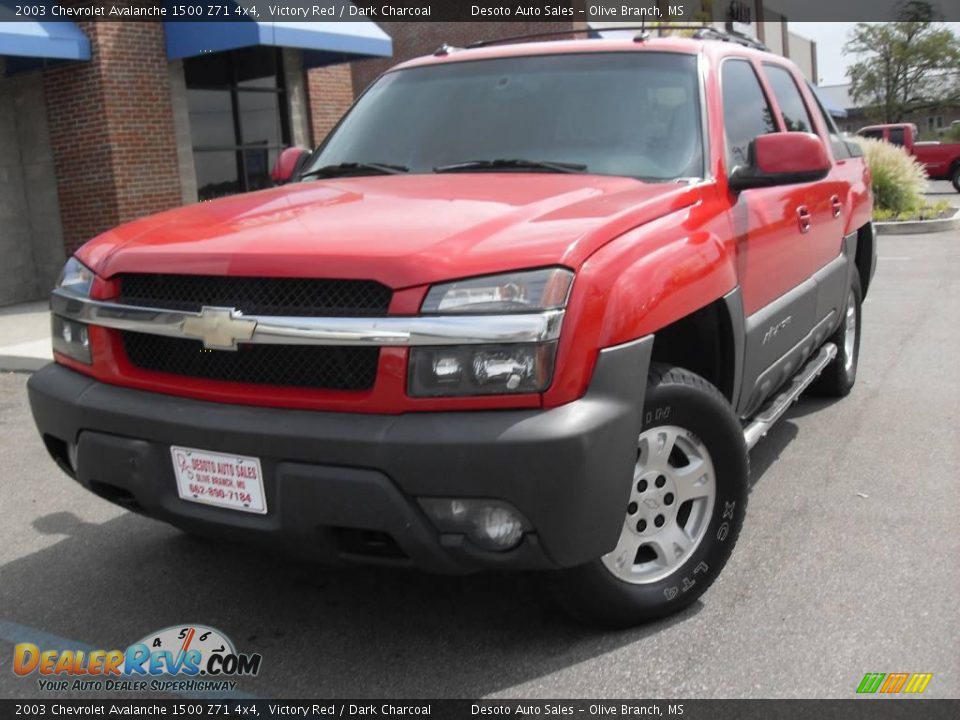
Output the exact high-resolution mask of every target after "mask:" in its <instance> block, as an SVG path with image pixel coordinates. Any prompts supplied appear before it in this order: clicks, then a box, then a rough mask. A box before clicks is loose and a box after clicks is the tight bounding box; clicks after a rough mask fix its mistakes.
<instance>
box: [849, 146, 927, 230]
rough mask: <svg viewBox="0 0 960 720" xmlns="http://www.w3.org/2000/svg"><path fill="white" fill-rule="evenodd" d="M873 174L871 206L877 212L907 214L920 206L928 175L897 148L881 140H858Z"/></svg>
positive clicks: (906, 153)
mask: <svg viewBox="0 0 960 720" xmlns="http://www.w3.org/2000/svg"><path fill="white" fill-rule="evenodd" d="M857 143H859V145H860V147H862V148H863V154H864V156H865V157H866V160H867V165H868V166H869V167H870V172H871V174H872V175H873V203H874V207H875V208H877V209H878V210H889V211H891V212H892V213H896V214H899V213H906V212H911V211H914V210H917V209H918V208H920V207H921V206H922V205H923V190H924V188H925V187H926V185H927V172H926V170H924V169H923V166H922V165H921V164H920V163H918V162H917V161H916V160H915V159H914V158H913V156H911V155H910V154H909V153H908V152H907V151H906V150H904V149H903V148H902V147H900V146H898V145H891V144H890V143H888V142H884V141H883V140H873V139H871V138H862V137H858V138H857Z"/></svg>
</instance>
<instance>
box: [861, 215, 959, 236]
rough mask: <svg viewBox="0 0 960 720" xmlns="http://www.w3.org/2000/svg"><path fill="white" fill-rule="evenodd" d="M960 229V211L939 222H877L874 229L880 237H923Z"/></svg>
mask: <svg viewBox="0 0 960 720" xmlns="http://www.w3.org/2000/svg"><path fill="white" fill-rule="evenodd" d="M958 228H960V210H956V211H955V212H954V213H953V216H952V217H947V218H940V219H939V220H908V221H905V222H875V223H874V224H873V229H874V230H876V231H877V234H878V235H923V234H925V233H936V232H944V231H945V230H957V229H958Z"/></svg>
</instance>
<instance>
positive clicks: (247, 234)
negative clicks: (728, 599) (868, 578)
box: [29, 34, 876, 625]
mask: <svg viewBox="0 0 960 720" xmlns="http://www.w3.org/2000/svg"><path fill="white" fill-rule="evenodd" d="M291 157H292V160H293V161H292V162H289V163H283V164H282V165H283V167H282V168H280V169H279V170H278V177H279V179H283V180H289V181H290V182H289V183H288V184H285V185H283V186H282V187H277V188H272V189H269V190H263V191H260V192H254V193H250V194H246V195H237V196H234V197H227V198H221V199H218V200H214V201H212V202H206V203H200V204H194V205H191V206H188V207H183V208H177V209H175V210H171V211H169V212H165V213H162V214H159V215H155V216H153V217H149V218H142V219H140V220H137V221H135V222H132V223H128V224H126V225H123V226H120V227H118V228H115V229H113V230H111V231H109V232H106V233H104V234H102V235H100V236H99V237H97V238H95V239H93V240H91V241H90V242H89V243H87V244H86V245H84V246H83V247H82V248H81V249H79V250H78V251H77V253H76V255H75V256H74V257H72V258H70V260H69V261H68V263H67V265H66V267H65V268H64V271H63V274H62V277H61V279H60V281H59V283H58V286H57V288H56V289H55V290H54V293H53V296H52V299H51V309H52V311H53V316H52V323H53V342H54V347H53V349H54V357H55V360H56V362H55V363H52V364H51V365H49V366H47V367H46V368H44V369H43V370H41V371H40V372H38V373H36V374H35V375H34V376H33V377H32V378H31V379H30V382H29V392H30V402H31V406H32V409H33V414H34V419H35V421H36V424H37V427H38V429H39V431H40V433H41V435H42V437H43V439H44V442H45V443H46V446H47V448H48V450H49V452H50V454H51V455H52V457H53V458H54V460H55V461H56V462H57V463H58V464H59V465H60V467H61V468H62V469H63V470H64V471H65V472H66V473H67V474H68V475H70V476H71V477H72V478H73V479H74V480H76V481H77V482H79V483H80V484H81V485H83V486H84V487H85V488H87V489H88V490H90V491H91V492H94V493H96V494H98V495H99V496H101V497H103V498H105V499H107V500H109V501H111V502H114V503H117V504H119V505H121V506H122V507H125V508H128V509H129V510H132V511H135V512H139V513H142V514H144V515H147V516H150V517H153V518H156V519H159V520H163V521H166V522H169V523H172V524H174V525H177V526H179V527H181V528H183V529H184V530H186V531H188V532H192V533H195V534H200V535H210V536H215V537H223V538H227V539H236V540H243V541H250V542H259V543H265V544H273V545H277V546H281V547H287V548H289V549H292V550H294V551H296V552H300V553H304V552H306V553H309V554H310V555H311V556H316V557H317V558H318V559H322V560H329V561H331V562H354V563H373V564H380V565H395V566H408V565H412V566H417V567H420V568H423V569H425V570H429V571H434V572H446V573H462V572H473V571H478V570H483V569H498V570H505V569H515V570H539V571H543V572H545V574H546V576H545V580H547V581H548V585H549V586H550V587H552V588H554V589H555V590H556V592H557V596H558V598H559V600H560V602H561V603H562V604H563V605H564V606H566V607H567V608H569V609H571V610H572V611H573V612H574V613H576V614H578V615H580V616H582V617H587V618H590V619H593V620H595V621H598V622H601V623H605V624H609V625H630V624H633V623H636V622H641V621H645V620H650V619H652V618H656V617H660V616H663V615H666V614H668V613H672V612H676V611H678V610H679V609H681V608H683V607H685V606H687V605H689V604H690V603H692V602H694V600H696V598H697V597H699V596H700V595H701V594H702V593H703V592H704V591H705V590H706V589H707V588H708V587H709V586H710V584H711V583H712V582H713V581H714V580H715V579H716V577H717V576H718V574H719V573H720V571H721V569H722V568H723V566H724V564H725V563H726V561H727V558H728V557H729V556H730V553H731V551H732V549H733V545H734V543H735V541H736V538H737V535H738V533H739V530H740V527H741V525H742V523H743V519H744V516H745V510H746V504H747V494H748V489H749V472H748V452H749V449H750V448H751V447H753V445H754V444H755V443H757V442H758V441H759V440H760V439H761V438H762V437H763V436H764V435H765V434H766V433H767V431H768V430H769V429H770V428H771V427H772V426H773V424H774V423H775V422H776V421H777V420H778V419H779V418H780V417H781V416H782V415H783V413H784V412H785V411H786V409H787V408H789V407H790V405H791V404H792V403H793V401H794V400H796V399H797V397H798V396H799V394H800V393H801V392H803V391H804V390H805V389H806V388H807V387H808V386H809V387H810V388H811V389H812V390H815V391H817V392H819V393H821V394H825V395H830V396H834V397H840V396H843V395H846V394H847V393H849V392H850V390H851V388H852V387H853V384H854V382H855V380H856V374H857V364H858V357H859V349H860V329H861V327H862V322H861V301H862V299H863V297H864V296H865V295H866V293H867V292H868V289H869V286H870V281H871V278H872V276H873V271H874V268H875V264H876V250H875V242H874V234H873V227H872V225H871V209H872V197H871V194H870V181H869V180H870V177H869V171H868V170H867V167H866V165H865V163H864V159H863V156H862V152H861V150H860V148H859V146H857V145H856V144H855V143H852V142H851V143H847V142H846V141H844V140H843V138H841V137H840V135H839V133H838V132H837V129H836V127H835V126H834V124H833V121H832V120H831V118H830V116H829V115H828V114H827V113H826V112H824V110H823V108H822V106H821V105H820V104H819V103H818V101H817V99H816V96H815V95H814V94H813V93H812V92H811V90H810V88H809V87H808V86H807V84H806V82H805V81H804V79H803V76H802V75H801V74H800V72H799V71H798V70H797V68H796V67H795V66H794V65H792V64H791V63H790V62H789V61H787V60H785V59H783V58H781V57H778V56H776V55H773V54H771V53H769V52H764V51H763V50H762V49H758V48H755V47H746V46H741V45H740V44H738V43H737V42H736V41H731V42H716V41H712V40H710V39H706V40H695V39H681V38H649V37H647V36H646V35H645V34H640V35H638V36H637V37H636V38H635V39H633V40H582V41H580V40H577V41H574V40H562V41H557V42H540V43H528V44H518V45H508V46H490V47H476V48H448V47H446V46H444V47H442V48H441V49H440V50H438V51H437V52H436V53H435V54H434V55H432V56H429V57H423V58H419V59H416V60H412V61H409V62H407V63H404V64H402V65H400V66H398V67H395V68H393V69H392V70H390V71H388V72H387V73H385V74H384V75H383V76H381V77H380V78H379V79H378V80H377V81H376V82H375V83H374V84H373V85H372V86H371V87H370V88H369V89H368V90H367V91H366V92H365V93H364V94H363V95H362V97H361V98H360V99H359V100H358V101H357V102H356V104H355V105H354V106H353V108H352V109H351V110H350V111H349V112H348V114H347V115H346V116H345V117H344V119H343V120H342V121H341V123H340V125H339V126H338V127H337V128H336V129H335V130H334V131H333V132H332V133H331V134H330V136H329V137H328V138H327V140H326V142H325V143H324V144H323V145H322V146H321V147H320V148H318V149H317V150H316V151H314V152H313V153H312V154H309V156H307V157H300V158H299V159H298V158H297V153H296V151H294V153H293V155H292V156H291ZM288 175H289V176H288ZM809 491H810V490H809V488H808V487H807V485H806V478H800V477H798V478H797V492H799V493H803V492H809ZM105 561H109V559H107V558H105ZM819 561H820V562H829V558H826V559H821V560H819ZM266 582H269V581H266Z"/></svg>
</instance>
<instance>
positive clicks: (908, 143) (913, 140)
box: [857, 123, 960, 192]
mask: <svg viewBox="0 0 960 720" xmlns="http://www.w3.org/2000/svg"><path fill="white" fill-rule="evenodd" d="M857 135H860V136H862V137H868V138H875V139H877V140H886V141H887V142H889V143H893V144H894V145H900V146H901V147H903V148H904V149H905V150H906V151H907V152H908V153H910V154H911V155H913V156H914V157H915V158H916V159H917V161H918V162H919V163H920V164H921V165H923V167H924V169H926V171H927V175H929V176H930V179H931V180H949V181H950V182H952V183H953V187H954V188H955V189H956V191H957V192H960V143H942V142H939V141H920V140H917V137H918V135H919V134H918V132H917V126H916V125H914V124H912V123H899V124H892V125H868V126H867V127H864V128H860V130H858V131H857Z"/></svg>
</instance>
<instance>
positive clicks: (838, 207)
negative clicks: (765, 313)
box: [763, 63, 850, 321]
mask: <svg viewBox="0 0 960 720" xmlns="http://www.w3.org/2000/svg"><path fill="white" fill-rule="evenodd" d="M763 71H764V74H765V75H766V77H767V83H768V84H769V86H770V89H771V91H772V92H773V97H774V99H775V100H776V102H777V105H778V106H779V109H780V116H781V118H782V120H783V127H784V129H785V130H788V131H792V132H806V133H813V134H815V135H820V133H819V132H818V131H817V125H816V123H814V121H813V113H812V112H811V110H810V108H809V107H808V106H807V104H806V102H805V101H804V99H803V96H802V94H801V91H800V85H799V83H798V82H797V78H796V76H795V75H794V74H793V73H792V72H791V71H790V70H788V69H787V68H786V67H784V66H782V65H776V64H773V63H764V65H763ZM820 140H821V142H825V139H824V137H823V136H822V135H820ZM793 187H794V189H795V191H796V195H795V198H796V200H797V202H798V203H799V207H801V208H804V209H805V210H806V212H807V213H808V217H809V220H808V222H807V223H806V230H803V228H801V230H802V237H801V238H800V244H801V251H800V253H799V260H800V263H801V266H802V267H803V269H804V274H805V276H806V277H810V276H812V275H813V274H814V273H816V272H817V271H818V270H821V269H822V268H824V267H826V265H827V263H829V262H830V261H831V260H834V259H836V257H837V256H838V255H839V254H840V251H841V248H842V245H843V235H844V227H845V225H844V210H845V209H846V200H847V195H848V194H849V192H850V182H849V180H848V179H847V178H846V177H845V174H844V172H843V170H842V168H840V167H838V166H837V163H836V162H835V163H834V166H833V168H832V169H831V170H830V174H829V175H828V176H827V177H826V178H825V179H823V180H818V181H817V182H812V183H803V184H801V185H795V186H793ZM798 212H799V210H798ZM840 293H841V294H842V295H843V296H844V297H846V288H843V289H841V290H840ZM816 320H817V321H819V320H822V318H819V317H818V318H816Z"/></svg>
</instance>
